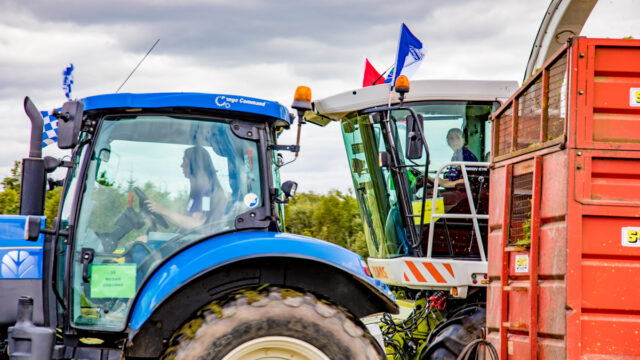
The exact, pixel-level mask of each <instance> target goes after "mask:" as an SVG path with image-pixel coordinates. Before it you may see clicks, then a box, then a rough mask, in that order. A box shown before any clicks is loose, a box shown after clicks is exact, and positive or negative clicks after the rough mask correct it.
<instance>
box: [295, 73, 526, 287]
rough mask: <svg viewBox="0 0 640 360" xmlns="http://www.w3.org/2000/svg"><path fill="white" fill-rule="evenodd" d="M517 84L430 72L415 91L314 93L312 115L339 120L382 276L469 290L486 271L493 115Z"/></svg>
mask: <svg viewBox="0 0 640 360" xmlns="http://www.w3.org/2000/svg"><path fill="white" fill-rule="evenodd" d="M406 86H407V88H406V90H409V89H408V86H409V84H408V83H407V84H406ZM396 88H397V89H398V88H399V86H396ZM516 88H517V84H516V83H515V82H505V81H455V80H447V81H444V80H423V81H415V82H413V83H412V84H411V89H410V91H408V92H407V93H406V94H405V93H404V92H401V93H399V94H398V93H396V92H392V90H391V89H390V87H389V85H378V86H371V87H367V88H363V89H358V90H355V91H349V92H345V93H342V94H338V95H335V96H332V97H329V98H325V99H322V100H317V101H315V102H314V107H315V114H314V115H311V114H310V113H308V114H309V115H308V116H307V120H310V121H312V122H316V123H328V120H329V119H331V120H339V121H340V125H341V128H342V135H343V139H344V144H345V149H346V153H347V158H348V160H349V165H350V169H351V175H352V179H353V184H354V189H355V194H356V197H357V201H358V204H359V206H360V212H361V216H362V218H363V224H364V230H365V237H366V240H367V245H368V249H369V254H370V255H371V257H370V258H369V259H368V262H369V265H370V267H371V269H372V272H373V273H374V275H375V276H376V277H378V278H379V279H381V280H382V281H384V282H385V283H387V284H390V285H399V286H407V287H410V288H416V289H423V288H430V289H433V288H442V289H450V288H452V287H454V288H456V289H457V290H458V288H459V290H460V293H459V296H464V295H465V294H466V286H467V285H471V284H474V283H473V280H474V279H475V276H477V275H480V274H485V273H486V253H485V250H484V249H486V241H487V218H488V215H487V214H488V205H489V204H488V199H489V195H488V192H489V176H488V175H489V169H488V166H489V163H488V161H489V159H490V156H491V121H490V120H489V115H490V114H491V113H492V112H493V111H494V110H496V109H497V108H498V107H499V105H500V102H501V101H502V100H505V99H507V98H508V97H509V96H510V94H512V93H513V91H514V90H515V89H516ZM426 260H428V261H426ZM472 275H473V276H474V277H473V278H472ZM476 283H477V282H476ZM457 290H456V292H457Z"/></svg>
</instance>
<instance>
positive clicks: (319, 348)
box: [163, 288, 384, 360]
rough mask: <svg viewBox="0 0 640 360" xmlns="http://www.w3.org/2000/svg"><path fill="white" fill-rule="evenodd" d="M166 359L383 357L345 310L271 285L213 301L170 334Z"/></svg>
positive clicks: (248, 359) (250, 359)
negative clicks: (227, 299) (227, 298)
mask: <svg viewBox="0 0 640 360" xmlns="http://www.w3.org/2000/svg"><path fill="white" fill-rule="evenodd" d="M163 358H165V359H171V358H174V359H197V360H205V359H206V360H239V359H243V360H245V359H246V360H260V359H296V360H298V359H299V360H340V359H345V360H347V359H354V360H358V359H362V360H370V359H383V358H384V354H383V353H382V350H381V349H380V347H379V346H378V345H377V343H376V342H375V339H374V338H373V337H372V336H371V335H370V334H369V333H368V332H367V331H366V329H365V328H364V327H363V326H362V325H361V324H360V323H359V322H358V320H357V319H354V318H352V317H351V316H350V315H349V314H347V313H346V312H344V311H342V310H341V309H339V308H338V307H336V306H334V305H332V304H328V303H326V302H323V301H320V300H318V299H317V298H316V297H314V296H313V295H311V294H302V293H299V292H297V291H294V290H290V289H277V288H270V289H266V290H262V291H243V292H240V293H238V294H237V295H236V296H235V297H234V298H233V299H231V300H229V301H226V302H220V301H214V302H212V303H211V304H209V305H207V306H205V307H204V308H202V309H201V310H200V312H199V313H198V314H197V316H196V317H194V318H193V319H192V320H191V321H189V322H187V323H186V324H185V325H184V326H183V327H182V328H181V329H180V330H178V331H177V332H176V334H175V335H174V336H173V338H172V340H171V343H170V346H169V348H168V349H167V350H166V352H165V354H164V356H163Z"/></svg>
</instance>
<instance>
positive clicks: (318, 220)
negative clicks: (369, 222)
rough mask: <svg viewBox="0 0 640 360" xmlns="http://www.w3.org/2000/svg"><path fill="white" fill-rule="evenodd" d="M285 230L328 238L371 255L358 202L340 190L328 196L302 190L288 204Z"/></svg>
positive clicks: (365, 254)
mask: <svg viewBox="0 0 640 360" xmlns="http://www.w3.org/2000/svg"><path fill="white" fill-rule="evenodd" d="M285 220H286V230H287V231H289V232H292V233H295V234H300V235H305V236H311V237H315V238H318V239H323V240H327V241H329V242H332V243H334V244H337V245H340V246H342V247H345V248H347V249H350V250H352V251H354V252H356V253H358V254H360V255H362V256H363V257H367V256H368V250H367V245H366V242H365V239H364V234H363V232H362V221H361V219H360V213H359V212H358V204H357V202H356V199H355V198H354V197H353V196H351V194H344V193H342V192H340V191H338V190H333V191H330V192H329V193H328V194H326V195H319V194H315V193H299V194H297V195H296V196H295V197H294V198H293V199H291V202H290V203H289V205H288V206H286V207H285Z"/></svg>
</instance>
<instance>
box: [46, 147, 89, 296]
mask: <svg viewBox="0 0 640 360" xmlns="http://www.w3.org/2000/svg"><path fill="white" fill-rule="evenodd" d="M88 148H89V146H88V145H84V146H83V147H82V149H81V151H79V152H78V153H77V154H76V156H75V158H74V159H73V161H74V162H75V166H74V167H73V168H72V169H70V170H69V173H68V174H67V176H68V180H67V181H68V182H69V185H68V186H67V189H66V193H65V194H63V196H62V198H63V199H64V201H63V203H62V207H61V208H60V215H59V221H60V230H63V231H64V230H67V229H68V228H69V221H70V220H71V215H72V209H73V202H74V199H75V198H76V190H77V187H78V176H79V175H80V171H81V169H82V164H81V162H82V161H85V157H86V154H87V149H88ZM55 252H56V254H55V256H56V260H55V261H56V266H55V269H54V271H55V279H56V288H57V291H58V293H59V294H63V293H64V268H65V259H66V253H67V237H65V236H60V237H58V238H57V239H56V250H55Z"/></svg>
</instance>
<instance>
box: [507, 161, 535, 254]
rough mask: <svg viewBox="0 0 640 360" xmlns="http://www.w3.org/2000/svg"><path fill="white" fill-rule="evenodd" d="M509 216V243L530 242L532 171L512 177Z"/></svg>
mask: <svg viewBox="0 0 640 360" xmlns="http://www.w3.org/2000/svg"><path fill="white" fill-rule="evenodd" d="M512 189H513V193H512V195H511V216H510V217H509V219H510V221H509V243H510V244H518V245H528V244H530V243H531V198H532V195H533V172H530V173H526V174H522V175H515V176H514V177H513V186H512Z"/></svg>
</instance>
